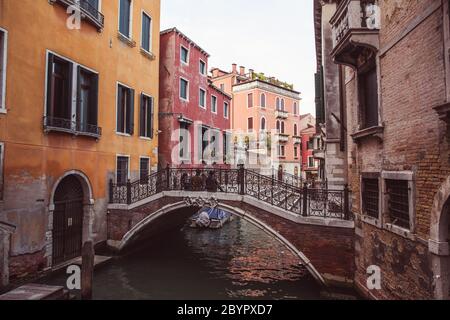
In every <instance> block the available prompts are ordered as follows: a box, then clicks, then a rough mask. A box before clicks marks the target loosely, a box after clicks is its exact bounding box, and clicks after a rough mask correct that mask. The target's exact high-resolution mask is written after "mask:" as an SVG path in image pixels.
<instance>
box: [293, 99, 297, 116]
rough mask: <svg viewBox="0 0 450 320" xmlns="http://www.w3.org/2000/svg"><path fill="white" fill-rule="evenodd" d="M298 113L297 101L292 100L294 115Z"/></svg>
mask: <svg viewBox="0 0 450 320" xmlns="http://www.w3.org/2000/svg"><path fill="white" fill-rule="evenodd" d="M296 115H298V108H297V102H294V116H296Z"/></svg>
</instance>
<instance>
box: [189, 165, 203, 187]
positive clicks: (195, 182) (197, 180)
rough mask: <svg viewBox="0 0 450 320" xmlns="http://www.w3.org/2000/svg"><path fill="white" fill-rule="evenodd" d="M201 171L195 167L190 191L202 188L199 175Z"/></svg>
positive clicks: (201, 180)
mask: <svg viewBox="0 0 450 320" xmlns="http://www.w3.org/2000/svg"><path fill="white" fill-rule="evenodd" d="M200 174H201V171H200V170H198V169H197V171H196V172H195V176H194V177H192V180H191V183H192V191H202V190H203V179H202V177H201V176H200Z"/></svg>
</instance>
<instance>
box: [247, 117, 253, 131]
mask: <svg viewBox="0 0 450 320" xmlns="http://www.w3.org/2000/svg"><path fill="white" fill-rule="evenodd" d="M247 129H248V132H252V131H253V118H248V119H247Z"/></svg>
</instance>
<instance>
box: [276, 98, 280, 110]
mask: <svg viewBox="0 0 450 320" xmlns="http://www.w3.org/2000/svg"><path fill="white" fill-rule="evenodd" d="M276 107H277V110H281V104H280V98H277V105H276Z"/></svg>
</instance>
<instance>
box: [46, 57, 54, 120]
mask: <svg viewBox="0 0 450 320" xmlns="http://www.w3.org/2000/svg"><path fill="white" fill-rule="evenodd" d="M53 58H54V55H53V54H51V53H49V54H48V65H47V112H46V116H47V117H52V116H53V106H52V105H53V101H52V100H53V97H52V96H53V92H52V88H53V61H54V59H53Z"/></svg>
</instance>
